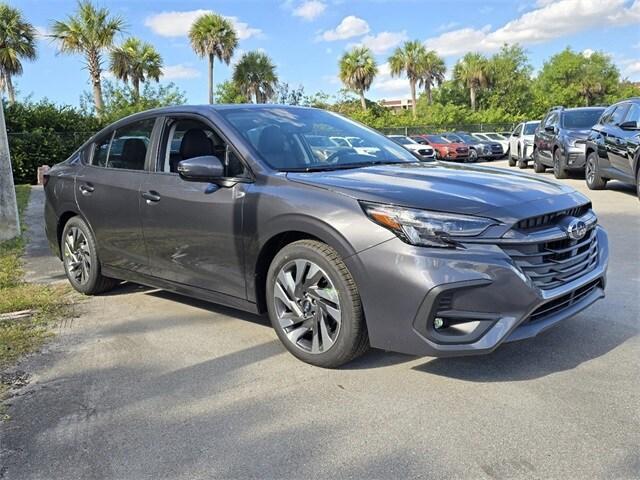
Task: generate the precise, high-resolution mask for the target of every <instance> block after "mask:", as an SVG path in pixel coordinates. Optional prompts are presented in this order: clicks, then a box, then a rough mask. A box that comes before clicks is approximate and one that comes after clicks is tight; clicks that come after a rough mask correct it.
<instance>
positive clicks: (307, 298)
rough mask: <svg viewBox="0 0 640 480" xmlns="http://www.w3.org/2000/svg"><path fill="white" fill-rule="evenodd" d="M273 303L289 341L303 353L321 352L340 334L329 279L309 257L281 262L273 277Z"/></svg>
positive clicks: (335, 299)
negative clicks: (307, 258) (281, 264)
mask: <svg viewBox="0 0 640 480" xmlns="http://www.w3.org/2000/svg"><path fill="white" fill-rule="evenodd" d="M273 297H274V298H273V302H274V305H275V313H276V316H277V319H278V323H279V325H280V327H281V328H282V331H283V332H284V334H285V335H286V336H287V338H288V339H289V341H290V342H291V343H292V344H293V345H295V346H296V347H297V348H299V349H301V350H302V351H304V352H307V353H314V354H317V353H323V352H326V351H327V350H329V349H330V348H331V347H332V346H333V345H334V343H335V341H336V339H337V338H338V334H339V333H340V326H341V323H342V314H341V310H340V299H339V298H338V292H337V290H336V289H335V287H334V285H333V282H332V281H331V279H330V278H329V276H328V275H327V274H326V273H325V272H324V270H322V269H321V268H320V267H319V266H318V265H316V264H315V263H314V262H312V261H310V260H305V259H296V260H292V261H290V262H288V263H287V264H285V265H284V266H283V267H282V268H281V269H280V271H279V272H278V275H277V277H276V281H275V286H274V290H273Z"/></svg>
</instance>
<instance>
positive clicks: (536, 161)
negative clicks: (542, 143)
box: [533, 150, 547, 173]
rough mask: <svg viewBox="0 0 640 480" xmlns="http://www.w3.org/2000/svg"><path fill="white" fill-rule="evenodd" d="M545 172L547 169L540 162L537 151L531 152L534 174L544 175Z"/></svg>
mask: <svg viewBox="0 0 640 480" xmlns="http://www.w3.org/2000/svg"><path fill="white" fill-rule="evenodd" d="M546 170H547V167H545V166H544V165H543V164H542V163H541V162H540V156H539V155H538V151H537V150H534V151H533V171H534V172H536V173H544V172H545V171H546Z"/></svg>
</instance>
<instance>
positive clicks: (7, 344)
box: [0, 185, 72, 399]
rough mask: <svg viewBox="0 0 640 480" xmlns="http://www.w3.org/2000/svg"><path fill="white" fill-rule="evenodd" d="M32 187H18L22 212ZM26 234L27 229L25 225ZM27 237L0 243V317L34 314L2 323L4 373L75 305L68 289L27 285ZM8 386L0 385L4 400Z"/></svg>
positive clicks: (0, 348) (0, 340)
mask: <svg viewBox="0 0 640 480" xmlns="http://www.w3.org/2000/svg"><path fill="white" fill-rule="evenodd" d="M30 191H31V187H30V186H29V185H17V186H16V195H17V200H18V212H19V213H20V217H21V218H22V213H23V212H24V209H25V208H26V206H27V204H28V202H29V194H30ZM23 232H24V225H23ZM24 245H25V237H24V235H21V236H20V237H18V238H15V239H13V240H9V241H6V242H0V315H2V314H6V313H11V312H16V311H21V310H31V311H32V315H30V316H28V317H24V318H20V319H17V320H16V319H14V320H0V371H2V370H4V369H6V368H7V367H8V366H10V365H11V364H13V363H15V362H16V361H17V360H18V359H19V358H20V357H21V356H22V355H24V354H27V353H29V352H33V351H34V350H36V349H38V348H39V347H40V346H41V345H42V344H43V342H44V341H45V340H46V339H47V338H48V337H50V336H51V335H52V333H51V328H50V327H51V325H53V324H54V323H55V322H57V321H58V320H60V318H62V317H63V316H64V315H65V314H66V312H67V310H68V307H69V305H71V303H72V298H71V296H70V293H69V292H70V289H69V287H68V286H67V285H39V284H32V283H25V282H24V281H23V280H22V277H23V271H22V265H21V262H20V257H21V255H22V253H23V251H24ZM6 388H7V386H6V385H4V386H3V385H2V384H1V383H0V399H1V398H2V393H3V391H4V390H6Z"/></svg>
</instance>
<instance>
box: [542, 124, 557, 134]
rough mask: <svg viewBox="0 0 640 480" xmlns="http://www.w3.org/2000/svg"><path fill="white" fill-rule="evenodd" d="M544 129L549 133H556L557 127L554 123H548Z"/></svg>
mask: <svg viewBox="0 0 640 480" xmlns="http://www.w3.org/2000/svg"><path fill="white" fill-rule="evenodd" d="M544 131H545V132H549V133H556V127H554V126H553V125H547V126H546V127H544Z"/></svg>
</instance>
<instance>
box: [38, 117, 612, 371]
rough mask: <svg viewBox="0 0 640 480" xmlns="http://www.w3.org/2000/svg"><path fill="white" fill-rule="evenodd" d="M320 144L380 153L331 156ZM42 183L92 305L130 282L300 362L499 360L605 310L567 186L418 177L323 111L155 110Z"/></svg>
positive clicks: (66, 259)
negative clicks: (239, 318)
mask: <svg viewBox="0 0 640 480" xmlns="http://www.w3.org/2000/svg"><path fill="white" fill-rule="evenodd" d="M318 136H325V137H339V138H357V139H360V140H361V142H362V144H363V145H366V147H346V146H341V148H339V149H338V150H336V151H334V152H333V153H330V154H329V155H328V156H327V155H326V152H320V151H319V150H318V147H321V148H324V147H325V146H327V145H328V144H327V142H325V141H322V140H320V139H318V138H317V137H318ZM119 143H122V148H121V149H119V148H118V149H112V148H111V147H112V146H113V145H118V144H119ZM360 148H365V149H363V150H360ZM46 179H47V180H46V185H45V195H46V202H45V225H46V232H47V237H48V240H49V243H50V245H51V248H52V250H53V251H54V252H55V254H56V255H58V256H59V258H60V259H62V260H63V263H64V268H65V271H66V274H67V278H68V279H69V282H70V283H71V285H72V286H73V287H74V288H76V289H77V290H78V291H80V292H82V293H85V294H98V293H101V292H105V291H107V290H109V289H111V288H113V287H114V286H116V285H117V284H118V282H119V281H120V280H128V281H132V282H136V283H141V284H144V285H149V286H153V287H157V288H163V289H166V290H170V291H173V292H176V293H179V294H183V295H189V296H193V297H197V298H200V299H204V300H208V301H213V302H216V303H220V304H224V305H228V306H231V307H235V308H239V309H243V310H246V311H250V312H254V313H263V312H266V313H268V316H269V318H270V320H271V324H272V325H273V327H274V329H275V331H276V334H277V335H278V337H279V338H280V340H281V341H282V343H283V344H284V345H285V346H286V348H287V349H288V350H289V351H290V352H291V353H292V354H293V355H295V356H296V357H298V358H300V359H301V360H303V361H306V362H308V363H311V364H314V365H319V366H323V367H336V366H339V365H342V364H344V363H345V362H348V361H349V360H351V359H353V358H355V357H357V356H358V355H360V354H362V353H363V352H364V351H365V350H366V349H367V348H368V347H369V345H371V346H373V347H378V348H381V349H384V350H392V351H399V352H405V353H410V354H416V355H434V356H445V357H446V356H454V355H471V354H480V353H488V352H491V351H493V350H494V349H495V348H497V347H498V346H499V345H500V344H502V343H504V342H509V341H514V340H522V339H524V338H529V337H533V336H535V335H537V334H538V333H540V332H542V331H544V330H546V329H548V328H549V327H551V326H552V325H554V324H556V323H558V322H560V321H561V320H564V319H566V318H568V317H571V316H573V315H575V314H576V313H577V312H579V311H580V310H582V309H584V308H586V307H587V306H589V305H591V304H592V303H593V302H595V301H596V300H598V299H599V298H602V297H603V296H604V288H605V275H606V269H607V263H608V245H607V234H606V233H605V231H604V229H603V228H602V227H600V226H599V225H598V224H597V218H596V215H595V213H594V212H593V210H592V209H591V203H590V202H589V199H587V198H586V197H584V196H583V195H581V194H580V193H578V192H576V191H575V190H574V189H572V188H571V187H568V186H566V185H561V184H558V183H556V182H551V181H548V180H545V179H543V178H535V177H532V176H529V175H524V174H521V173H514V172H508V171H506V170H503V169H492V168H488V167H480V166H462V165H453V164H450V163H445V162H420V161H418V160H417V159H416V158H415V157H414V156H413V155H412V154H411V153H409V152H408V151H407V150H405V149H404V148H402V147H400V146H399V145H397V144H396V143H394V142H393V141H391V140H389V139H388V138H386V137H384V136H383V135H381V134H379V133H378V132H376V131H374V130H371V129H369V128H366V127H364V126H362V125H360V124H357V123H355V122H352V121H350V120H348V119H346V118H344V117H341V116H340V115H337V114H334V113H330V112H326V111H323V110H317V109H311V108H303V107H290V106H281V105H226V106H223V105H218V106H199V107H189V106H177V107H168V108H162V109H157V110H150V111H147V112H143V113H139V114H136V115H133V116H131V117H127V118H125V119H122V120H120V121H118V122H116V123H114V124H112V125H110V126H108V127H106V128H105V129H103V130H102V131H100V132H99V133H97V134H96V135H95V136H93V137H92V138H91V139H90V140H89V141H87V142H86V143H85V144H84V145H82V146H81V147H80V148H79V149H78V150H77V151H76V152H75V153H74V154H73V155H71V157H70V158H69V159H67V160H66V161H64V162H62V163H60V164H58V165H56V166H54V167H53V168H52V169H51V170H50V171H49V173H48V175H47V177H46ZM185 348H188V346H185Z"/></svg>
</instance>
